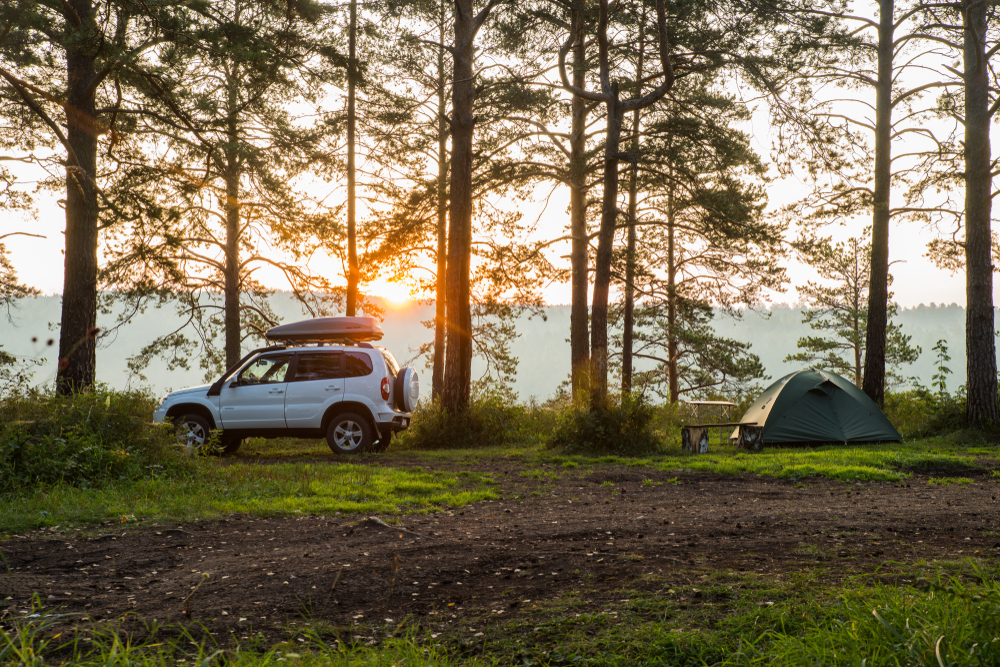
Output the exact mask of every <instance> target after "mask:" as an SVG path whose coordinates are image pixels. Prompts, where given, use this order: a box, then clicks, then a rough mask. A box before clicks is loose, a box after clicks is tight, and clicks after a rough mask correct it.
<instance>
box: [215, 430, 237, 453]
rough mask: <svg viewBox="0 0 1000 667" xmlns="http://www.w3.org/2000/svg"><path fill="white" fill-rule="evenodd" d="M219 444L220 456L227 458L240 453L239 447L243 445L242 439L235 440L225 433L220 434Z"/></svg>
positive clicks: (235, 438)
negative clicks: (220, 448)
mask: <svg viewBox="0 0 1000 667" xmlns="http://www.w3.org/2000/svg"><path fill="white" fill-rule="evenodd" d="M219 444H220V445H222V451H221V452H220V454H222V455H223V456H227V455H229V454H235V453H236V452H238V451H240V446H241V445H242V444H243V438H237V437H235V436H232V435H226V432H225V431H223V432H222V437H221V438H220V439H219Z"/></svg>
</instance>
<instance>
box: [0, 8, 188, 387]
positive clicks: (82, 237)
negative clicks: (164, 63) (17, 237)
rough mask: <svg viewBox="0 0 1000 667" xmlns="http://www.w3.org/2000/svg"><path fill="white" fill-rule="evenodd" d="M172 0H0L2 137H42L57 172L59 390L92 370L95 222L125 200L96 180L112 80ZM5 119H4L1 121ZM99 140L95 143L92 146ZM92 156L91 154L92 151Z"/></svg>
mask: <svg viewBox="0 0 1000 667" xmlns="http://www.w3.org/2000/svg"><path fill="white" fill-rule="evenodd" d="M183 4H185V3H183V2H180V0H178V1H177V2H170V1H167V2H160V3H155V4H153V5H147V4H136V3H134V2H131V1H130V0H65V1H63V2H53V1H51V0H9V1H7V2H4V3H2V4H0V26H2V28H0V81H2V87H0V95H2V96H3V99H4V102H6V103H5V104H2V105H0V108H2V111H0V113H2V114H3V117H4V122H3V123H0V127H3V128H4V130H3V131H4V134H5V135H6V136H5V143H7V144H8V145H9V144H17V145H19V146H21V147H22V148H26V149H30V148H32V147H36V146H37V147H48V148H51V150H52V151H53V152H54V154H53V162H56V163H59V164H60V167H61V170H62V172H63V174H64V182H63V183H64V185H63V187H64V188H65V192H66V196H65V210H66V232H65V237H66V249H65V259H64V278H63V294H62V297H63V299H62V316H61V320H60V333H59V369H58V372H57V375H56V388H57V391H59V392H60V393H70V392H75V391H81V390H85V389H88V388H89V387H91V386H92V385H93V384H94V380H95V374H96V364H97V361H96V336H97V331H98V329H97V326H96V320H97V307H98V306H97V300H98V299H97V284H98V261H97V247H98V232H99V230H100V229H101V228H105V227H108V226H110V225H113V224H115V223H116V222H117V221H118V220H119V219H120V218H121V217H122V216H123V215H124V214H125V211H124V210H123V209H124V207H122V206H120V205H117V204H116V202H115V201H114V199H113V198H112V197H111V196H109V193H108V192H107V191H106V188H105V185H106V182H107V181H108V179H109V170H108V169H106V168H104V167H103V166H102V162H104V161H107V162H112V163H113V162H114V161H115V158H114V155H115V147H116V144H117V143H118V142H119V140H120V139H121V135H120V128H119V124H118V123H119V121H120V120H121V119H122V118H123V114H122V111H123V108H122V98H121V95H120V90H121V88H120V86H119V81H120V80H121V79H122V78H123V77H125V76H127V75H128V74H129V73H133V72H136V71H138V70H141V69H142V68H143V67H144V66H147V65H148V62H147V57H148V51H149V50H150V49H151V48H153V47H154V46H155V45H156V44H157V43H158V42H159V40H161V39H162V34H163V33H162V29H163V28H165V27H166V28H169V27H172V26H175V22H174V19H173V12H174V10H175V8H176V6H177V5H183ZM8 120H10V122H8ZM99 146H101V148H102V150H101V151H99V150H98V147H99ZM99 156H100V157H99Z"/></svg>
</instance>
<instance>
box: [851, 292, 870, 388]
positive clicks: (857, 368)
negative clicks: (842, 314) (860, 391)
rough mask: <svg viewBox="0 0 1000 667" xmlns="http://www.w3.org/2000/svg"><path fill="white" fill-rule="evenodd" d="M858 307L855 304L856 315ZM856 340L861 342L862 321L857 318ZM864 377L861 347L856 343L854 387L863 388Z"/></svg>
mask: <svg viewBox="0 0 1000 667" xmlns="http://www.w3.org/2000/svg"><path fill="white" fill-rule="evenodd" d="M857 306H858V304H855V306H854V312H855V313H856V312H858V309H857ZM854 340H855V341H860V340H861V322H860V320H859V319H858V318H857V317H855V318H854ZM867 359H868V357H865V360H866V361H867ZM862 377H863V376H862V374H861V346H860V345H859V344H858V343H855V344H854V385H855V386H857V387H860V386H861V378H862ZM873 400H874V399H873Z"/></svg>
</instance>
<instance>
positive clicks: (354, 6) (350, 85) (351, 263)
mask: <svg viewBox="0 0 1000 667" xmlns="http://www.w3.org/2000/svg"><path fill="white" fill-rule="evenodd" d="M348 32H349V35H348V46H347V49H348V56H347V316H348V317H354V316H355V315H356V314H357V307H358V282H359V279H360V272H359V271H358V235H357V226H356V221H355V216H356V214H357V210H356V203H355V167H354V143H355V136H354V135H355V129H356V127H355V126H356V124H357V119H356V117H355V110H354V106H355V98H356V91H355V87H356V81H355V79H356V78H357V69H358V68H357V60H356V59H357V41H358V0H351V25H350V27H349V28H348Z"/></svg>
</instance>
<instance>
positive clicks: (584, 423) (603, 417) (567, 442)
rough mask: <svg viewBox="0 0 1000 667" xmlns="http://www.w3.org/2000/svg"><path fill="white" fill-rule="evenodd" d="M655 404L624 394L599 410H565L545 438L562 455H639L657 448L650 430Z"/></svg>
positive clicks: (656, 438)
mask: <svg viewBox="0 0 1000 667" xmlns="http://www.w3.org/2000/svg"><path fill="white" fill-rule="evenodd" d="M656 418H657V410H656V408H655V407H653V406H652V405H650V404H649V403H647V402H646V401H645V400H643V399H642V398H641V397H639V396H628V397H626V398H624V399H623V400H622V401H621V402H620V403H618V404H612V405H610V406H608V407H607V408H604V409H601V410H594V411H591V410H587V409H585V408H573V409H571V410H569V411H567V412H566V413H565V414H564V415H563V418H562V419H561V420H560V421H559V423H558V425H557V426H556V429H555V432H554V433H553V434H552V436H551V437H550V438H549V446H550V447H553V448H556V449H561V450H562V451H563V453H564V454H614V455H618V456H643V455H647V454H651V453H655V452H657V451H659V450H660V448H661V446H662V444H663V441H662V438H661V437H660V435H659V434H657V433H656V431H655V429H654V421H655V420H656Z"/></svg>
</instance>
